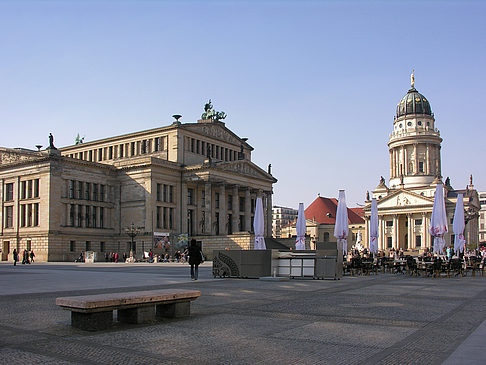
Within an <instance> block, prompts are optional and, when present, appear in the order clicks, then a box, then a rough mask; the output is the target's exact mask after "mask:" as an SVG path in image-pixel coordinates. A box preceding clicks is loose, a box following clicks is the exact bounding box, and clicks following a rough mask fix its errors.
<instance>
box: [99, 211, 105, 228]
mask: <svg viewBox="0 0 486 365" xmlns="http://www.w3.org/2000/svg"><path fill="white" fill-rule="evenodd" d="M104 212H105V208H103V207H100V228H103V227H104V226H105V224H104Z"/></svg>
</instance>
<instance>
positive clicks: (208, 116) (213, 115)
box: [201, 99, 226, 122]
mask: <svg viewBox="0 0 486 365" xmlns="http://www.w3.org/2000/svg"><path fill="white" fill-rule="evenodd" d="M225 118H226V113H225V112H217V111H215V110H214V109H213V104H211V99H209V101H208V102H207V103H206V104H205V105H204V113H203V114H202V115H201V119H203V120H212V121H213V122H219V121H220V120H222V119H225Z"/></svg>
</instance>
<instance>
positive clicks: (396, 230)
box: [392, 214, 400, 250]
mask: <svg viewBox="0 0 486 365" xmlns="http://www.w3.org/2000/svg"><path fill="white" fill-rule="evenodd" d="M398 223H399V221H398V215H397V214H395V215H394V216H393V243H392V246H393V248H394V249H395V250H397V249H398V246H399V237H400V235H399V233H400V232H399V228H398Z"/></svg>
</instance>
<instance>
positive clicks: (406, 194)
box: [377, 190, 434, 209]
mask: <svg viewBox="0 0 486 365" xmlns="http://www.w3.org/2000/svg"><path fill="white" fill-rule="evenodd" d="M424 205H425V206H427V205H434V198H429V197H425V196H422V195H419V194H416V193H412V192H410V191H406V190H400V191H397V192H395V193H393V194H390V195H388V196H387V197H384V198H383V199H380V200H378V202H377V206H378V209H385V208H400V207H415V206H424Z"/></svg>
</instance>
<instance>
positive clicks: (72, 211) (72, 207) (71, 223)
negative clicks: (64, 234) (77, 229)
mask: <svg viewBox="0 0 486 365" xmlns="http://www.w3.org/2000/svg"><path fill="white" fill-rule="evenodd" d="M69 225H70V226H71V227H74V204H71V207H70V209H69Z"/></svg>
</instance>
